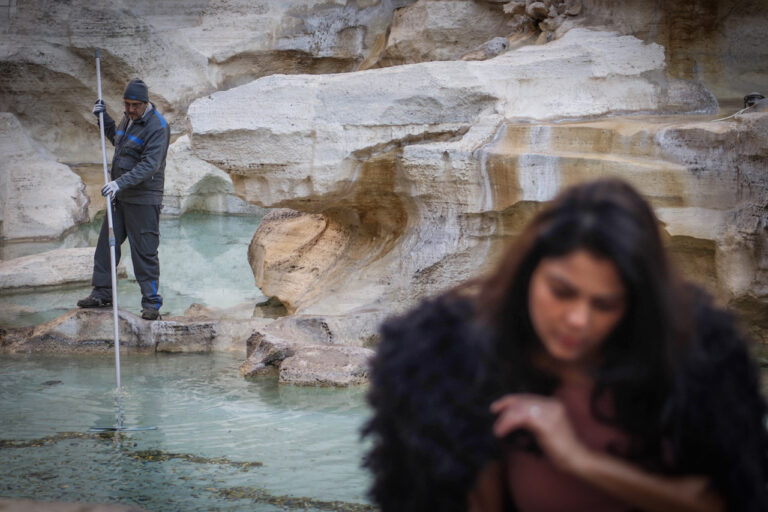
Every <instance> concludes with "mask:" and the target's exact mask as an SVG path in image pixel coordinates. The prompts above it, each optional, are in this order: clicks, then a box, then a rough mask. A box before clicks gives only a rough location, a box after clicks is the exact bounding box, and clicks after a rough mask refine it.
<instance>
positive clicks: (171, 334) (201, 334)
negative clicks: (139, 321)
mask: <svg viewBox="0 0 768 512" xmlns="http://www.w3.org/2000/svg"><path fill="white" fill-rule="evenodd" d="M216 334H217V332H216V327H215V325H214V323H213V322H201V323H197V322H196V323H186V322H185V323H182V322H169V321H161V322H157V321H154V322H151V323H150V335H151V337H152V340H153V341H154V343H155V347H156V348H155V350H156V351H157V352H210V351H211V350H213V343H214V339H215V338H216Z"/></svg>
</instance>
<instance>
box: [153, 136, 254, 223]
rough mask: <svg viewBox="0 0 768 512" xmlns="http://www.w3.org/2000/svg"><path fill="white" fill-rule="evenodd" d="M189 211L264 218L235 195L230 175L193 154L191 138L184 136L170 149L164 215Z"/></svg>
mask: <svg viewBox="0 0 768 512" xmlns="http://www.w3.org/2000/svg"><path fill="white" fill-rule="evenodd" d="M188 211H203V212H210V213H227V214H236V215H241V214H249V215H263V214H264V209H263V208H259V207H258V206H256V205H253V204H251V203H248V202H245V201H243V200H242V199H240V198H239V197H237V196H236V195H235V191H234V187H233V186H232V178H230V177H229V175H228V174H227V173H225V172H224V171H222V170H221V169H219V168H218V167H216V166H214V165H211V164H209V163H208V162H206V161H204V160H200V159H199V158H197V157H196V156H195V155H194V154H193V153H192V151H191V150H190V147H189V137H188V136H186V135H184V136H182V137H179V138H178V139H177V140H176V141H175V142H174V143H173V144H171V145H170V147H169V148H168V157H167V160H166V166H165V191H164V195H163V215H174V216H175V215H182V214H183V213H185V212H188Z"/></svg>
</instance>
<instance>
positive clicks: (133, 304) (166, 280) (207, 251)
mask: <svg viewBox="0 0 768 512" xmlns="http://www.w3.org/2000/svg"><path fill="white" fill-rule="evenodd" d="M259 222H261V217H257V216H225V215H212V214H203V213H188V214H186V215H183V216H182V217H180V218H171V219H162V220H161V221H160V237H161V239H160V251H159V252H160V293H161V294H162V295H163V298H164V301H165V303H164V305H163V308H162V313H163V314H164V315H166V316H169V315H181V314H183V313H184V311H185V310H186V309H187V308H188V307H189V306H190V305H191V304H192V303H199V304H204V305H207V306H213V307H230V306H234V305H236V304H240V303H243V302H254V303H255V302H258V301H262V300H265V299H266V297H264V296H263V295H262V293H261V291H260V290H259V289H258V288H257V287H256V285H255V284H254V281H253V272H252V271H251V268H250V266H249V264H248V244H249V243H250V242H251V238H252V237H253V233H254V232H255V231H256V228H257V227H258V225H259ZM100 226H101V219H100V218H99V219H98V220H97V221H95V222H93V223H91V224H88V225H85V226H81V227H80V228H79V229H78V230H76V231H75V232H73V233H71V234H69V235H67V236H66V237H65V238H64V239H63V240H61V241H59V242H56V243H55V244H54V243H52V242H39V243H21V244H8V243H7V244H4V245H0V255H2V259H9V258H13V257H20V256H26V255H29V254H34V253H39V252H43V251H48V250H52V249H56V248H60V247H88V246H94V247H95V245H96V239H97V238H98V230H99V228H100ZM121 251H122V263H123V264H124V265H125V266H126V268H127V269H128V275H129V276H130V277H129V278H128V279H122V280H121V281H120V283H119V285H118V294H119V304H120V307H121V308H124V309H126V310H128V311H131V312H133V313H139V312H140V310H141V304H140V301H141V294H140V292H139V286H138V284H137V283H136V281H135V279H134V278H133V267H132V265H131V258H130V248H129V245H128V242H127V241H126V242H125V243H124V244H123V246H122V248H121ZM90 290H91V287H90V285H89V284H83V285H80V286H69V287H62V288H57V289H53V290H51V289H47V290H26V291H24V292H22V293H17V292H14V293H10V292H7V291H0V326H7V327H15V326H21V325H36V324H39V323H42V322H45V321H47V320H51V319H53V318H55V317H57V316H59V315H61V314H62V313H64V312H66V311H69V310H70V309H73V308H74V307H75V303H76V302H77V300H78V299H81V298H83V297H84V296H85V295H87V294H88V293H89V292H90Z"/></svg>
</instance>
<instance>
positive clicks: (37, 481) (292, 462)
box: [0, 354, 372, 512]
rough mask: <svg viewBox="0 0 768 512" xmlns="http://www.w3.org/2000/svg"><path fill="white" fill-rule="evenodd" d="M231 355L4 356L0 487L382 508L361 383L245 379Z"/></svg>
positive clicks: (220, 505)
mask: <svg viewBox="0 0 768 512" xmlns="http://www.w3.org/2000/svg"><path fill="white" fill-rule="evenodd" d="M240 362H241V360H240V358H239V357H237V356H233V355H230V354H214V355H211V354H205V355H191V354H188V355H163V354H157V355H124V356H123V357H122V365H121V366H122V372H121V373H122V381H123V393H122V395H121V396H122V400H121V405H122V407H121V411H122V413H123V417H124V423H123V424H124V425H125V426H127V427H146V426H156V427H157V430H149V431H140V432H126V433H122V434H114V433H109V434H91V433H89V429H90V428H91V427H109V426H113V425H114V424H115V416H116V412H117V408H116V401H115V390H114V382H115V380H114V379H115V375H114V366H113V364H114V360H113V358H112V357H111V356H109V355H104V356H77V357H74V356H41V355H31V356H26V355H2V356H0V411H2V412H1V413H0V432H1V433H2V434H0V439H1V440H0V460H2V461H3V463H2V464H0V496H2V497H8V498H31V499H37V500H43V501H54V500H55V501H70V502H72V501H85V502H100V503H124V504H133V505H137V506H140V507H142V508H144V509H145V510H151V511H207V510H227V511H236V510H249V511H257V512H258V511H265V512H266V511H276V510H308V511H316V510H317V511H319V510H340V511H344V510H349V511H356V510H372V507H371V506H370V505H369V504H368V503H367V501H366V498H365V489H366V487H367V485H368V477H367V475H366V473H365V472H364V471H363V470H362V469H361V468H360V460H361V456H362V453H363V449H364V446H363V445H362V444H361V443H360V441H359V429H360V425H361V424H362V422H363V421H364V419H365V417H366V415H367V409H366V407H365V405H364V393H365V388H364V387H356V388H346V389H329V388H302V387H294V386H285V385H278V384H277V382H276V379H274V378H264V379H257V380H245V379H242V378H240V377H239V375H238V372H237V366H238V365H239V364H240Z"/></svg>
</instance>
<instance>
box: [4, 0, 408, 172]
mask: <svg viewBox="0 0 768 512" xmlns="http://www.w3.org/2000/svg"><path fill="white" fill-rule="evenodd" d="M413 1H414V0H380V1H375V2H372V1H359V0H358V1H352V0H349V1H335V2H327V1H325V0H309V1H305V0H301V1H299V0H291V1H284V0H256V1H250V0H190V1H187V0H183V1H182V0H164V1H163V2H154V1H135V2H129V3H126V2H113V3H102V4H99V5H95V4H93V2H90V1H87V0H70V1H67V2H59V1H56V0H30V1H26V2H15V1H14V2H13V8H12V9H10V8H8V9H6V10H5V11H3V14H2V15H1V16H0V33H2V34H3V41H4V44H3V45H2V46H0V91H2V95H1V96H0V110H7V111H10V112H13V113H15V114H16V115H17V116H18V117H19V119H20V121H21V122H22V124H23V125H24V126H25V127H26V128H27V129H28V130H29V131H30V133H31V134H32V136H33V137H34V138H35V140H37V141H38V142H40V143H42V144H43V145H44V146H45V147H46V148H47V149H48V150H49V151H52V152H54V153H55V154H56V156H57V158H58V159H59V161H61V162H67V163H88V162H90V163H96V162H101V154H100V146H99V142H98V129H96V128H95V123H94V120H93V115H92V114H91V108H92V106H93V102H94V101H95V99H96V97H97V88H96V67H95V61H94V58H93V50H94V49H99V50H100V53H101V71H102V80H103V86H102V88H103V94H104V98H105V101H106V103H107V107H108V111H109V112H110V114H111V115H112V116H113V117H116V118H117V117H119V115H120V114H121V113H122V92H123V89H124V87H125V84H126V83H127V82H128V81H129V80H130V79H131V78H134V77H137V76H138V77H141V78H142V79H143V80H144V81H145V82H146V83H147V85H148V86H149V91H150V99H151V100H152V101H153V102H155V103H157V105H158V107H159V108H160V110H161V111H162V112H163V114H164V115H165V117H166V118H167V119H168V120H169V122H170V123H171V126H172V130H173V131H174V132H176V133H178V132H181V131H184V129H185V126H184V114H185V111H186V108H187V106H188V105H189V103H190V102H191V101H192V100H193V99H194V98H197V97H199V96H201V95H204V94H208V93H210V92H211V91H213V90H215V89H217V88H229V87H233V86H235V85H239V84H242V83H245V82H247V81H250V80H253V79H255V78H258V77H261V76H265V75H270V74H273V73H305V72H309V73H334V72H342V71H351V70H352V69H354V67H355V66H356V65H358V64H359V63H360V62H362V61H363V59H364V58H365V57H366V56H367V54H368V51H369V48H370V47H371V45H373V44H374V43H375V42H376V41H377V38H378V37H379V36H380V35H381V34H384V33H385V32H386V30H387V27H388V25H389V23H390V20H391V18H392V12H393V10H394V9H396V8H398V7H402V6H404V5H407V4H409V3H412V2H413ZM52 127H55V129H53V128H52Z"/></svg>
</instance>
